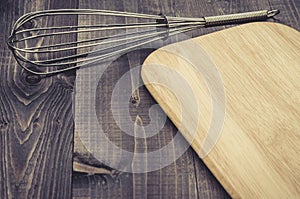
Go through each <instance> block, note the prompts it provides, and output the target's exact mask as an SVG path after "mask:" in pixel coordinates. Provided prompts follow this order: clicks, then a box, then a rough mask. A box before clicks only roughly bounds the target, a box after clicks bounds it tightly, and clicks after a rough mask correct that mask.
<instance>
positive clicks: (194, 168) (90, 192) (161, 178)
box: [73, 0, 228, 198]
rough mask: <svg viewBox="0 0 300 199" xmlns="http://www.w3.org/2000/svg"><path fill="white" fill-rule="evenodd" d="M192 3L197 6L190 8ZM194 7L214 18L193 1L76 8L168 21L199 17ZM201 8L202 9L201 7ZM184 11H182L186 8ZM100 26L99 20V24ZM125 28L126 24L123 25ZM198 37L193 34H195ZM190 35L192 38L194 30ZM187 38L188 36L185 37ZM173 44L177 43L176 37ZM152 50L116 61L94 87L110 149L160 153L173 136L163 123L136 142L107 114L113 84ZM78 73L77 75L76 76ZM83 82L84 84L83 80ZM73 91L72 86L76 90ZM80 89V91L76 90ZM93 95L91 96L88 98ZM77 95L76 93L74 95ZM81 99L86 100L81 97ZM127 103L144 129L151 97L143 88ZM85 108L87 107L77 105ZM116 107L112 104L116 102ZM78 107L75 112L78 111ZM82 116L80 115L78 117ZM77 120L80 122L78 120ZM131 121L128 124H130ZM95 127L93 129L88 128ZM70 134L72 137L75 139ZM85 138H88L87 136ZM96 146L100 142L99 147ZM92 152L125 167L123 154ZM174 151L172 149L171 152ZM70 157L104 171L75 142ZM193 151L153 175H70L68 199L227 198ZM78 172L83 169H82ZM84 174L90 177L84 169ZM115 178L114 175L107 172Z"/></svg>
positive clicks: (136, 78)
mask: <svg viewBox="0 0 300 199" xmlns="http://www.w3.org/2000/svg"><path fill="white" fill-rule="evenodd" d="M194 4H196V5H194ZM193 6H197V7H199V8H201V9H202V10H203V11H204V10H209V11H206V14H210V13H211V14H210V15H212V14H215V13H216V12H215V7H214V5H212V4H210V3H207V2H201V3H199V2H198V3H197V2H196V1H188V2H186V1H178V2H176V3H175V2H171V1H162V2H160V1H143V2H141V1H131V2H126V1H114V3H113V4H112V3H110V2H108V1H102V2H99V1H92V0H90V1H81V2H80V3H79V8H99V9H112V10H121V11H122V10H125V11H129V12H139V13H150V14H159V13H165V14H168V15H171V16H183V15H186V16H191V17H192V16H195V17H197V16H199V17H200V16H201V14H202V13H200V12H199V10H196V9H195V10H193V9H191V8H192V7H193ZM203 6H205V7H203ZM187 7H189V9H191V10H188V11H186V8H187ZM102 20H107V21H111V20H113V19H110V18H104V19H103V18H102ZM97 22H98V21H97V18H88V17H84V18H83V17H82V18H79V24H81V25H82V24H95V23H97ZM102 22H103V21H102ZM122 22H124V23H126V21H122ZM217 29H220V28H212V29H210V30H198V32H200V33H204V32H205V31H206V32H209V31H213V30H217ZM200 33H198V34H200ZM190 34H197V31H195V32H194V33H190ZM190 36H191V35H190ZM86 37H88V35H86V34H82V35H80V36H79V39H84V38H86ZM175 40H176V38H175ZM151 51H152V50H151V49H150V50H140V51H133V52H130V53H128V54H127V55H126V56H122V57H120V58H118V59H117V60H116V61H115V62H113V63H112V64H111V65H110V66H109V67H108V68H107V69H106V71H105V73H104V74H103V76H102V77H101V79H100V81H99V82H95V84H98V87H97V95H96V96H97V98H96V102H97V103H96V107H95V109H96V110H97V115H98V121H99V122H100V124H101V127H102V128H103V129H105V130H106V132H105V133H106V135H107V136H108V137H109V139H110V140H111V141H113V143H114V144H116V145H117V146H119V147H122V149H124V150H128V151H135V152H145V151H154V150H157V149H160V148H161V147H162V146H165V145H166V144H167V143H169V142H170V141H171V140H172V138H173V137H174V135H175V134H176V131H177V130H176V128H175V127H174V125H173V124H172V123H171V122H170V121H169V120H168V121H167V122H166V124H165V126H164V128H163V129H162V130H161V131H160V133H159V134H158V135H155V136H153V137H151V138H148V139H137V138H134V137H131V136H128V135H127V134H125V133H124V132H122V131H121V130H120V128H119V127H118V125H117V124H116V122H115V121H114V118H113V117H112V113H111V107H110V106H111V96H112V91H113V89H114V87H115V84H116V81H118V80H119V79H120V78H121V76H122V75H123V74H124V73H126V72H127V71H129V70H130V69H132V68H134V67H136V66H138V65H141V64H142V63H143V61H144V60H145V58H146V56H147V55H149V54H150V52H151ZM79 73H80V72H79ZM77 81H78V82H79V79H78V80H77ZM86 81H88V80H86ZM139 82H141V79H140V76H139V75H136V74H131V76H130V83H129V84H130V85H131V87H134V85H137V84H138V83H139ZM76 87H77V86H76ZM77 88H78V89H79V86H78V87H77ZM91 94H92V93H91ZM77 95H78V93H77ZM80 99H82V100H84V99H85V96H82V97H80ZM129 100H130V101H131V103H130V104H129V111H130V114H131V117H132V121H133V122H135V125H137V124H141V123H142V124H149V123H150V120H149V119H150V118H149V116H148V110H149V108H150V107H151V106H152V105H153V104H155V101H154V100H153V98H152V97H151V96H150V95H149V93H148V91H147V90H146V89H145V87H140V88H139V89H137V90H132V96H131V99H129ZM81 103H87V102H81ZM115 103H116V102H115ZM81 106H82V105H80V104H79V103H78V104H77V106H76V108H75V111H76V109H77V110H79V109H81ZM82 117H84V115H82ZM79 120H80V118H79ZM130 122H131V121H130ZM92 128H94V127H92ZM76 131H77V129H75V136H76V137H78V135H77V133H78V132H76ZM87 137H88V135H87ZM99 143H100V142H99ZM97 147H98V148H94V150H102V151H106V153H107V154H110V156H111V158H110V159H111V161H114V162H115V163H116V164H117V165H119V166H123V167H130V166H131V162H132V161H133V160H131V159H124V158H122V155H120V154H117V153H116V152H114V151H110V150H108V148H107V144H105V143H101V144H99V145H98V146H97ZM173 150H174V151H175V149H173ZM75 154H76V157H75V158H76V161H79V162H80V163H83V164H88V165H92V166H97V167H99V166H100V167H101V166H104V165H103V164H102V165H101V163H100V162H99V161H97V160H96V158H95V157H93V155H92V154H90V153H89V151H88V150H86V148H85V147H84V146H83V145H82V143H81V142H80V139H76V140H75ZM195 157H196V156H195V154H194V152H193V151H192V150H191V149H189V150H188V151H187V152H186V153H184V155H183V156H182V157H181V158H179V159H178V160H177V161H176V162H174V163H172V164H171V165H169V166H168V167H166V168H163V169H160V170H158V171H154V172H150V173H145V174H129V173H120V174H119V175H99V174H98V175H88V174H82V173H75V174H74V176H73V197H74V198H106V197H107V198H147V197H148V198H165V197H168V198H203V197H204V198H228V195H227V194H226V192H225V191H224V190H223V188H222V187H221V186H220V185H219V183H218V182H217V181H216V179H215V178H214V177H213V176H212V174H211V173H210V172H209V171H208V170H207V168H206V167H205V165H204V164H203V163H202V162H201V161H200V160H199V159H198V158H195ZM81 172H82V170H81ZM85 173H93V172H90V170H86V172H85ZM112 173H114V171H112Z"/></svg>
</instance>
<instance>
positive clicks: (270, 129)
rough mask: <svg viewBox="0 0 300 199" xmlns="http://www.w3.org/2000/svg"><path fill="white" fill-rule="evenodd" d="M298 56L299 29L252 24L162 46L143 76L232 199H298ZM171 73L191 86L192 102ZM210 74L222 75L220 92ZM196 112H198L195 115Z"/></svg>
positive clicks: (181, 84) (299, 119) (148, 63)
mask: <svg viewBox="0 0 300 199" xmlns="http://www.w3.org/2000/svg"><path fill="white" fill-rule="evenodd" d="M202 49H203V51H202ZM299 54H300V32H298V31H297V30H295V29H292V28H290V27H287V26H284V25H281V24H276V23H252V24H246V25H242V26H238V27H234V28H231V29H227V30H223V31H219V32H216V33H212V34H210V35H206V36H202V37H198V38H195V39H191V40H188V41H184V42H180V43H177V44H173V45H169V46H166V47H163V48H161V49H159V50H157V51H155V52H154V53H152V54H151V55H150V56H148V58H147V59H146V61H145V63H144V65H143V69H142V77H143V80H144V81H145V82H150V83H149V84H146V86H147V88H148V90H149V91H150V93H151V94H152V95H153V96H154V98H155V99H156V100H157V101H158V102H159V104H160V105H161V106H162V108H163V109H164V110H165V112H166V113H167V115H168V116H169V117H170V119H171V120H172V121H173V122H174V123H175V125H176V126H177V127H178V128H179V129H180V131H181V132H182V134H183V135H184V136H185V137H186V138H187V140H190V141H191V142H192V147H193V148H194V150H195V151H196V152H197V154H198V155H199V156H200V157H201V158H202V159H203V161H204V162H205V164H206V165H207V166H208V167H209V168H210V170H211V171H213V173H214V174H215V176H216V177H217V178H218V179H219V181H220V182H221V183H222V184H223V186H224V187H225V188H226V190H227V191H228V192H229V193H230V195H231V196H232V197H234V198H253V197H254V198H299V197H300V184H299V179H300V166H299V165H300V160H299V158H298V156H299V153H300V147H299V144H298V143H299V142H300V134H299V132H300V125H299V121H300V111H299V107H300V83H299V77H300V67H299V66H300V64H299V63H300V57H299ZM212 64H214V65H215V68H214V66H213V65H212ZM160 65H163V66H164V67H167V68H170V69H171V70H165V69H163V68H162V67H159V66H160ZM174 71H176V73H177V74H179V76H180V77H182V79H184V80H185V81H187V82H188V83H189V86H190V88H192V89H193V93H194V94H195V97H196V98H195V99H196V101H192V100H194V98H192V96H191V95H189V93H188V89H186V88H185V87H184V82H183V81H184V80H181V81H180V80H179V79H178V77H177V76H175V75H174V74H175V73H174ZM211 71H212V73H210V72H211ZM214 71H218V73H219V74H220V77H221V79H222V85H221V87H218V85H217V83H216V82H218V80H217V78H215V77H216V76H213V75H212V74H214ZM205 78H206V79H205ZM165 79H167V82H171V83H170V84H172V85H174V84H177V85H176V86H174V87H173V90H168V89H166V87H164V86H163V87H162V86H160V85H168V84H166V81H165ZM211 80H213V81H211ZM151 82H157V83H155V84H153V83H151ZM223 86H224V90H225V93H224V94H225V98H224V99H223V96H222V92H221V89H222V88H223ZM183 87H184V90H182V89H181V88H183ZM215 90H217V92H216V93H217V94H216V95H215V94H214V91H215ZM171 92H174V93H176V95H174V94H171ZM180 95H181V96H182V98H178V97H179V96H180ZM176 97H177V98H176ZM214 98H218V99H217V100H216V101H217V102H216V103H215V104H212V103H213V101H214V100H215V99H214ZM180 99H183V100H182V101H181V104H180V103H179V102H178V100H180ZM222 103H224V105H225V109H224V110H223V109H222ZM185 104H188V106H184V105H185ZM193 104H196V105H195V106H193ZM198 107H199V109H200V110H201V112H196V111H194V110H195V109H197V108H198ZM213 111H216V112H214V113H213ZM222 111H223V112H224V123H223V122H222V121H221V120H220V121H221V123H218V122H214V120H213V115H214V114H217V115H222ZM183 112H188V114H187V115H186V116H184V115H183V114H184V113H183ZM203 115H204V116H205V117H203ZM184 117H190V119H189V122H188V123H183V120H181V119H180V118H184ZM195 118H200V119H199V120H196V119H195ZM218 124H219V125H222V129H220V133H221V135H220V138H219V139H218V140H217V136H215V134H214V133H212V132H209V131H208V129H209V127H210V125H211V127H213V128H216V126H217V125H218ZM194 126H196V128H195V129H193V127H194ZM216 130H218V129H215V130H214V131H216ZM194 131H196V132H197V134H196V136H195V137H194V138H193V132H194ZM205 139H208V140H209V142H212V144H213V145H212V147H213V148H212V149H211V151H208V150H207V149H205V148H204V149H203V147H205V141H206V140H205ZM213 141H215V142H213ZM203 151H204V152H203Z"/></svg>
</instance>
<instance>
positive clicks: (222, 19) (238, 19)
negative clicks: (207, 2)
mask: <svg viewBox="0 0 300 199" xmlns="http://www.w3.org/2000/svg"><path fill="white" fill-rule="evenodd" d="M278 13H279V10H270V11H269V10H260V11H254V12H245V13H238V14H229V15H220V16H211V17H204V19H205V27H207V26H218V25H227V24H234V23H245V22H250V21H260V20H266V19H267V18H270V17H273V16H275V15H277V14H278Z"/></svg>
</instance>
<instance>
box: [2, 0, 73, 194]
mask: <svg viewBox="0 0 300 199" xmlns="http://www.w3.org/2000/svg"><path fill="white" fill-rule="evenodd" d="M0 4H1V12H0V15H1V17H0V19H1V24H0V27H1V28H0V29H1V33H0V39H1V41H0V48H1V51H0V60H1V66H0V76H1V77H0V143H1V144H0V146H1V159H0V162H1V163H0V198H3V199H6V198H71V193H72V192H71V179H72V178H71V177H72V148H73V144H72V142H73V117H72V108H71V107H72V98H71V97H72V89H73V83H72V81H73V82H74V77H75V76H74V74H73V75H71V76H67V75H63V74H61V75H57V76H53V77H47V78H41V77H39V76H35V75H32V74H29V73H27V72H25V71H24V70H22V68H21V67H20V66H18V65H17V63H16V61H15V60H14V58H13V56H12V54H11V53H10V51H9V49H8V48H7V46H6V39H7V37H8V35H9V33H10V31H11V28H12V24H13V22H14V21H15V20H16V19H17V18H18V17H20V16H21V15H22V14H24V13H27V12H30V11H35V10H43V9H50V8H66V7H68V8H69V7H76V6H77V3H76V1H64V2H63V3H62V2H61V1H51V2H50V1H1V3H0ZM51 23H55V24H63V23H64V21H63V20H62V21H49V24H51ZM74 23H75V24H76V23H77V22H76V21H74ZM36 25H38V24H36ZM44 42H47V41H46V40H45V41H44Z"/></svg>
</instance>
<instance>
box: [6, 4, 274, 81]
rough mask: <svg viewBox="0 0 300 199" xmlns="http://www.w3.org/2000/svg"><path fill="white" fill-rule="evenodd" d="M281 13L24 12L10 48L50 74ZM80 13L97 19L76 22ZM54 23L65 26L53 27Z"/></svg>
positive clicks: (20, 60)
mask: <svg viewBox="0 0 300 199" xmlns="http://www.w3.org/2000/svg"><path fill="white" fill-rule="evenodd" d="M278 13H279V11H278V10H271V11H268V10H261V11H255V12H246V13H239V14H230V15H220V16H210V17H202V18H185V17H169V16H165V15H149V14H138V13H129V12H120V11H109V10H93V9H56V10H45V11H37V12H31V13H27V14H25V15H23V16H21V17H20V18H19V19H18V20H17V21H16V23H15V24H14V26H13V29H12V31H11V35H10V36H9V39H8V46H9V47H10V49H11V50H12V52H13V54H14V56H15V58H16V60H17V61H18V63H19V64H20V65H21V66H22V67H23V68H24V69H26V70H27V71H29V72H31V73H33V74H37V75H48V74H54V73H59V72H64V71H68V70H71V69H76V68H79V67H84V66H88V65H92V64H95V63H97V62H99V61H103V60H106V59H109V58H112V57H114V56H116V55H120V54H123V53H126V52H129V51H131V50H133V49H135V48H137V47H139V46H142V45H145V44H149V43H151V42H154V41H157V40H160V39H164V38H166V37H168V36H173V35H176V34H178V33H183V32H186V31H190V30H193V29H196V28H199V27H207V26H215V25H226V24H232V23H243V22H250V21H258V20H266V19H267V18H270V17H273V16H275V15H277V14H278ZM57 17H60V19H58V18H57ZM80 17H82V19H86V18H88V19H94V21H98V22H97V24H93V25H90V24H88V25H72V24H75V23H76V24H77V20H78V19H80ZM97 17H98V18H97ZM113 18H114V19H113ZM55 21H59V22H60V24H66V25H61V26H55V25H52V24H53V23H54V22H55ZM103 21H104V22H105V23H103V24H102V23H101V24H100V23H99V22H103ZM44 25H45V26H44Z"/></svg>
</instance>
